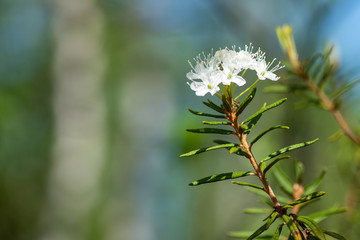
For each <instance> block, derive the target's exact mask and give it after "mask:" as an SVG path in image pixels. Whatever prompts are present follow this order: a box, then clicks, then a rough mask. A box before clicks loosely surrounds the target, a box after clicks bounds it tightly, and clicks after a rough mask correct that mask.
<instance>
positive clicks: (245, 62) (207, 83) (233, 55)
mask: <svg viewBox="0 0 360 240" xmlns="http://www.w3.org/2000/svg"><path fill="white" fill-rule="evenodd" d="M253 50H254V48H253V46H252V45H251V44H250V45H249V46H247V45H246V46H245V49H241V48H239V50H238V51H237V50H236V49H235V46H234V47H232V49H229V48H224V49H219V50H218V51H216V52H215V54H213V52H212V53H211V54H208V55H205V54H204V53H203V54H202V55H198V56H197V57H196V58H194V60H195V63H196V65H195V67H194V66H193V65H192V63H191V62H190V61H189V64H190V66H191V68H192V70H191V72H189V73H187V74H186V77H187V78H188V79H189V80H191V82H190V83H189V82H188V83H187V84H188V85H189V86H190V88H191V89H192V90H193V91H195V94H196V95H198V96H204V95H205V94H207V93H210V94H211V95H214V94H215V93H216V92H218V91H220V87H219V84H223V85H230V84H231V83H235V84H236V85H238V86H243V85H244V84H245V83H246V80H245V79H244V78H243V77H242V76H240V73H241V72H242V71H246V70H248V69H249V70H254V71H256V74H257V76H258V78H259V79H260V80H265V79H270V80H273V81H276V80H278V79H279V77H278V76H277V75H276V74H274V72H275V71H277V70H279V69H281V68H283V67H284V66H281V65H280V63H279V64H277V65H276V66H275V67H273V68H272V69H270V70H269V68H270V67H271V65H272V64H273V63H274V61H275V59H274V60H273V61H272V62H271V63H269V64H266V60H265V52H263V51H261V50H260V48H259V49H258V50H257V51H256V52H253ZM194 79H199V80H200V81H194Z"/></svg>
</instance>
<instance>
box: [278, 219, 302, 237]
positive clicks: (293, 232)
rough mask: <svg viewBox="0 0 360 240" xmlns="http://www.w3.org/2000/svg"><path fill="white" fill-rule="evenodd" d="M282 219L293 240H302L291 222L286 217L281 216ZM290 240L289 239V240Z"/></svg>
mask: <svg viewBox="0 0 360 240" xmlns="http://www.w3.org/2000/svg"><path fill="white" fill-rule="evenodd" d="M282 219H283V220H284V221H285V223H286V225H287V226H288V228H289V230H290V232H291V235H292V236H293V238H294V240H302V239H301V235H300V231H299V229H298V227H297V226H296V224H295V223H294V222H293V220H292V219H291V218H290V217H289V216H288V215H285V214H284V215H282ZM289 239H290V238H289Z"/></svg>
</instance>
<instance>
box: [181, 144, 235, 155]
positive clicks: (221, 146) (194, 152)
mask: <svg viewBox="0 0 360 240" xmlns="http://www.w3.org/2000/svg"><path fill="white" fill-rule="evenodd" d="M236 145H237V144H235V143H226V144H220V145H216V146H212V147H205V148H200V149H196V150H193V151H190V152H188V153H184V154H181V155H180V157H190V156H193V155H196V154H200V153H203V152H208V151H212V150H216V149H221V148H229V149H230V148H232V147H234V146H236Z"/></svg>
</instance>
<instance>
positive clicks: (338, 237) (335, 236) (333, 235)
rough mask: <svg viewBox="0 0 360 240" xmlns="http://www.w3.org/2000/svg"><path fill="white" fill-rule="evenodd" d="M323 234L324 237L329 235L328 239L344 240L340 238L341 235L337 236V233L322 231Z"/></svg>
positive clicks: (344, 239)
mask: <svg viewBox="0 0 360 240" xmlns="http://www.w3.org/2000/svg"><path fill="white" fill-rule="evenodd" d="M323 232H324V233H325V234H326V235H329V236H330V237H333V238H336V239H339V240H346V238H345V237H343V236H341V235H340V234H338V233H334V232H330V231H327V230H323Z"/></svg>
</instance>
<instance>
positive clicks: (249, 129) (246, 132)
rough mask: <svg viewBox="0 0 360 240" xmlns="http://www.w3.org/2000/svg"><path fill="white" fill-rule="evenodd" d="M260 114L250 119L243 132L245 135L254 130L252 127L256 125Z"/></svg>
mask: <svg viewBox="0 0 360 240" xmlns="http://www.w3.org/2000/svg"><path fill="white" fill-rule="evenodd" d="M261 116H262V114H260V115H257V116H256V117H255V118H253V119H251V120H250V122H249V124H248V126H247V129H246V130H245V131H244V133H245V134H249V133H250V132H251V130H252V129H253V128H254V126H255V125H256V124H257V122H258V121H259V119H260V118H261Z"/></svg>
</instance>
